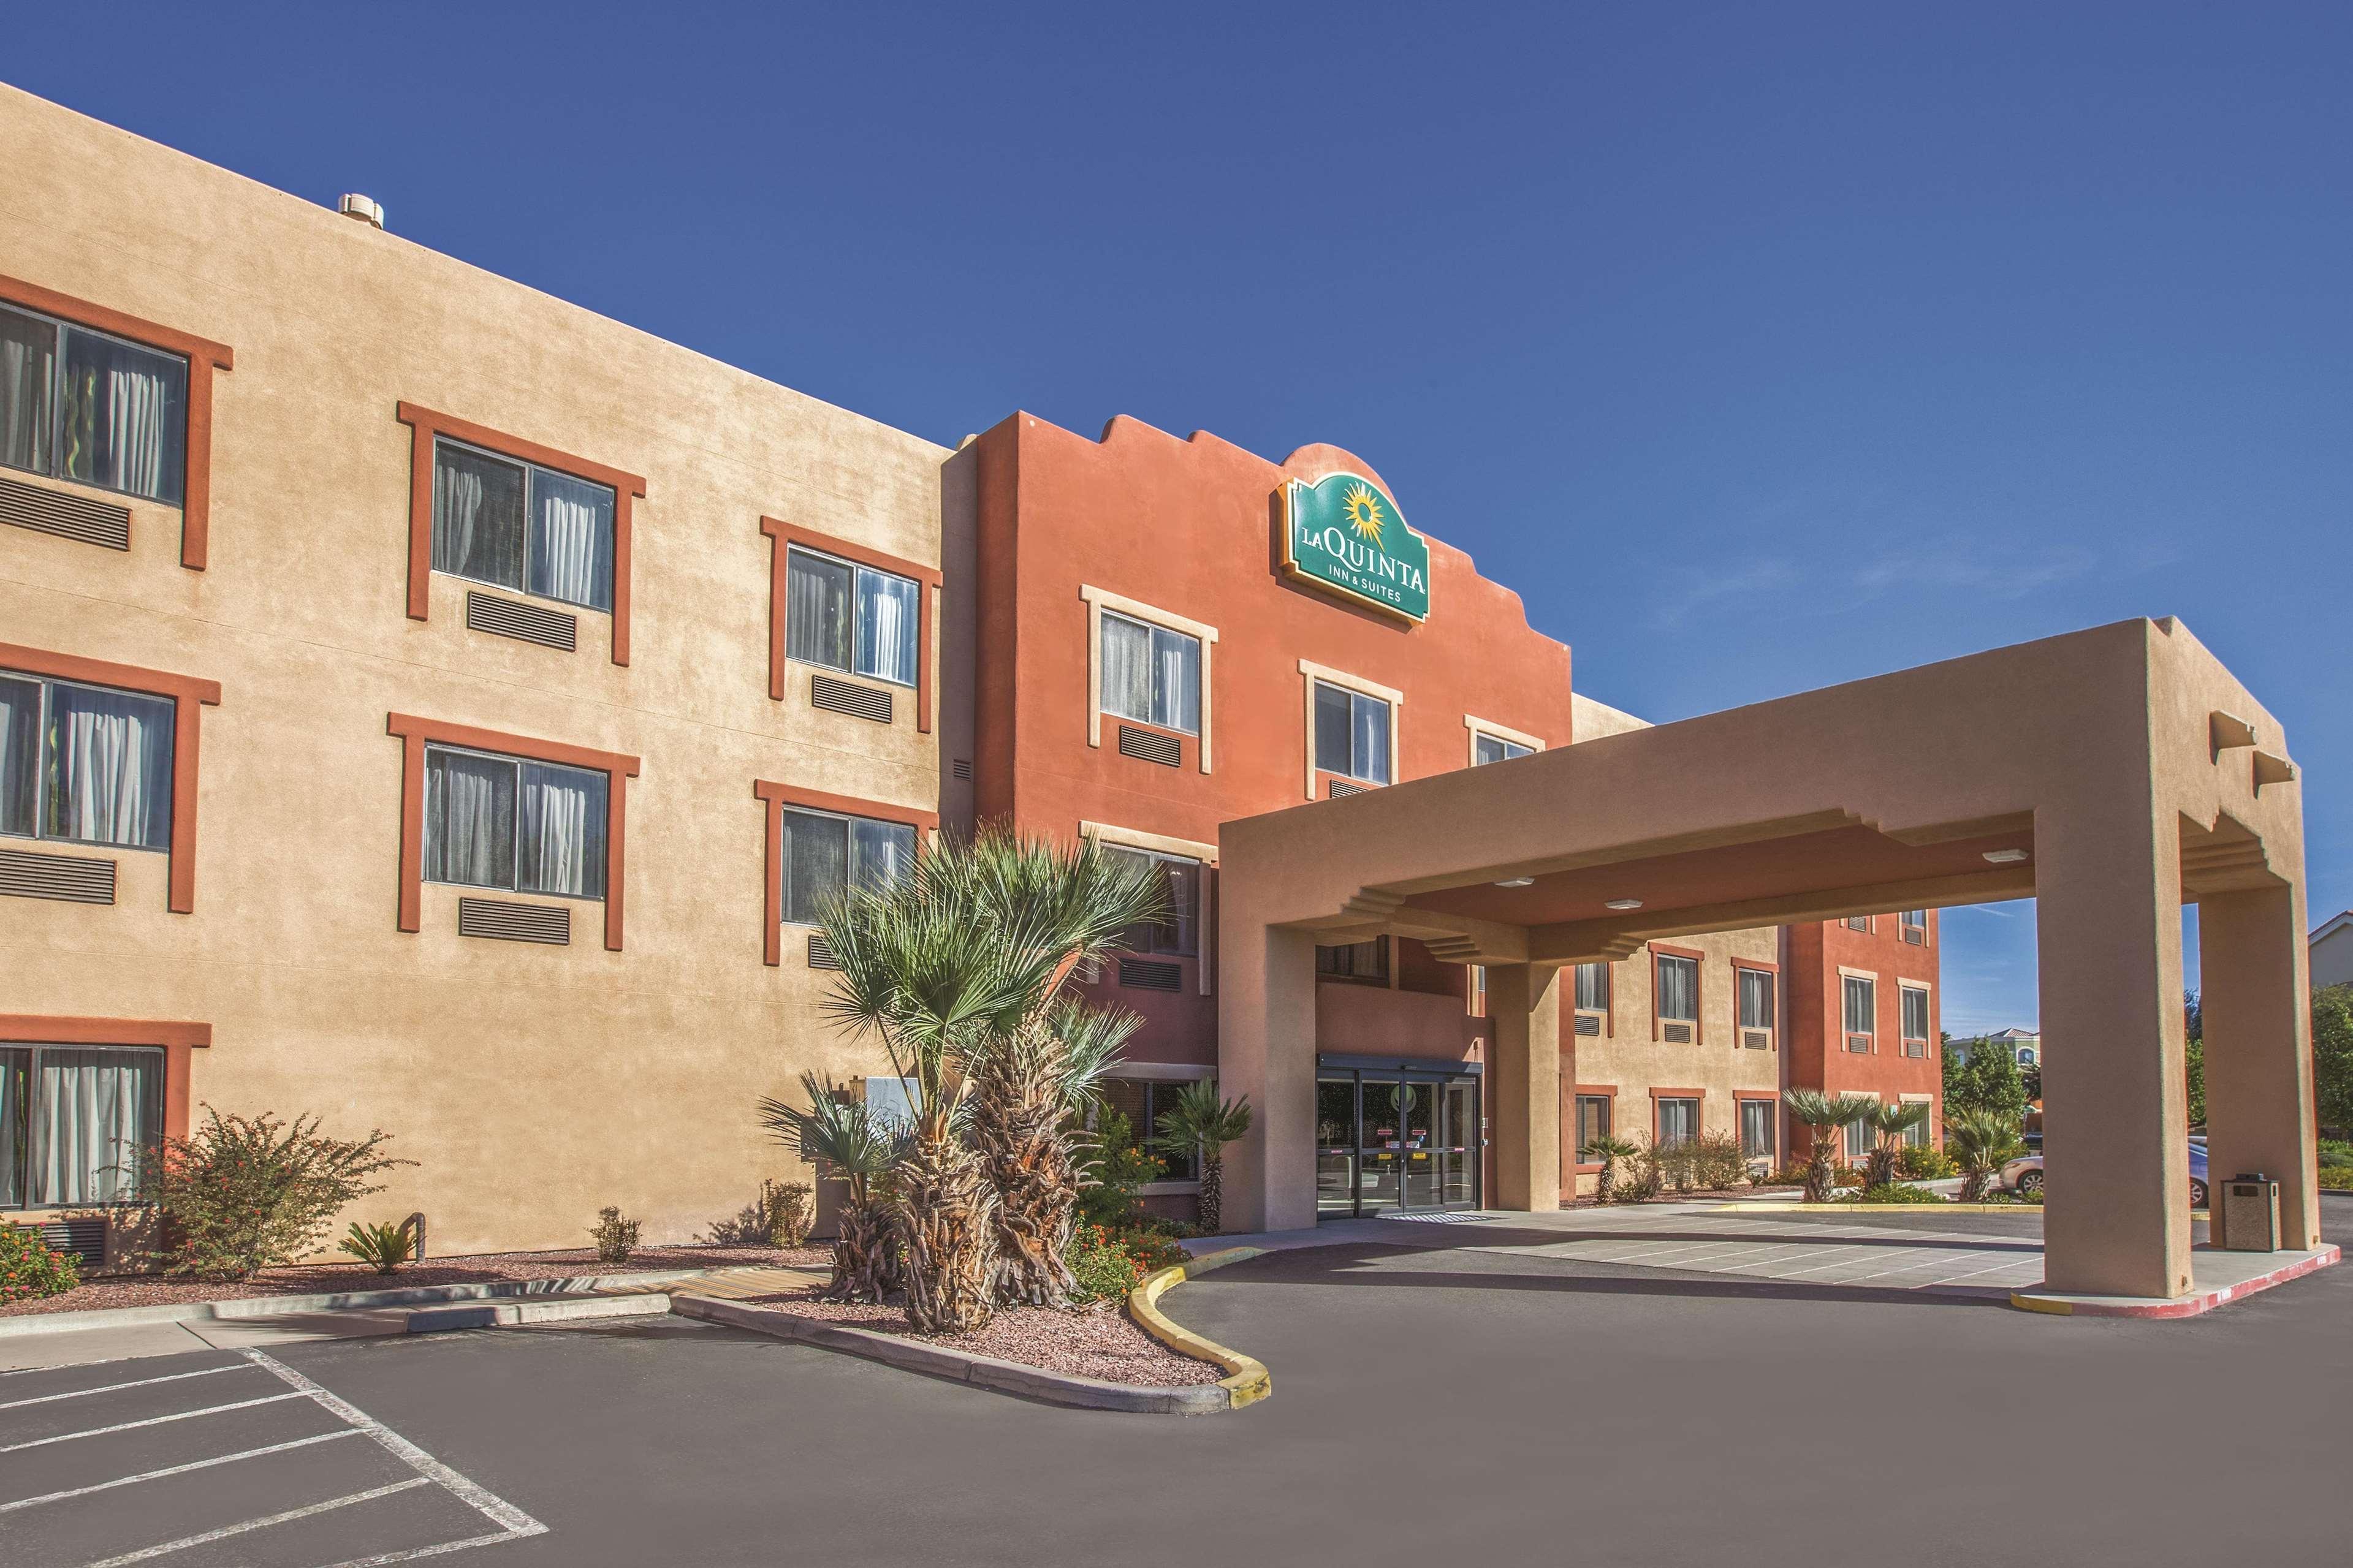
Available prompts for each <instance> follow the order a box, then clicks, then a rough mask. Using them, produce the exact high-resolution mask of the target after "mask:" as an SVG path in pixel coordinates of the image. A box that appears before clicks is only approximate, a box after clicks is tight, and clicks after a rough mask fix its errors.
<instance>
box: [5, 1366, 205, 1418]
mask: <svg viewBox="0 0 2353 1568" xmlns="http://www.w3.org/2000/svg"><path fill="white" fill-rule="evenodd" d="M29 1370H32V1371H36V1372H43V1371H47V1370H48V1369H47V1368H46V1367H35V1368H31V1369H29ZM248 1370H250V1369H249V1368H248V1367H244V1366H236V1365H232V1366H207V1367H203V1368H200V1369H198V1370H197V1371H195V1372H175V1373H171V1374H169V1375H168V1376H164V1377H142V1378H139V1379H137V1380H136V1381H134V1382H131V1383H110V1384H105V1385H104V1386H103V1387H100V1388H77V1389H75V1390H74V1391H73V1392H72V1393H70V1394H42V1395H40V1396H39V1397H38V1398H36V1399H11V1400H9V1401H8V1402H7V1403H6V1404H5V1405H0V1410H21V1409H23V1408H24V1407H25V1406H26V1405H54V1404H56V1403H57V1402H58V1400H60V1399H87V1398H88V1397H89V1396H90V1395H91V1394H113V1393H115V1392H117V1391H118V1390H121V1389H125V1388H145V1387H147V1386H148V1385H150V1384H157V1383H177V1382H179V1381H180V1380H181V1379H182V1378H185V1377H210V1376H212V1374H213V1373H216V1372H246V1371H248Z"/></svg>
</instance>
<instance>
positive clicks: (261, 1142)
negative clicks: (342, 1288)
mask: <svg viewBox="0 0 2353 1568" xmlns="http://www.w3.org/2000/svg"><path fill="white" fill-rule="evenodd" d="M391 1137H392V1134H390V1133H389V1132H385V1131H375V1132H371V1133H369V1134H368V1135H367V1136H366V1137H365V1138H364V1139H362V1140H360V1141H359V1142H347V1141H345V1140H343V1139H340V1138H323V1137H321V1136H320V1135H319V1119H318V1118H317V1117H315V1116H298V1117H296V1118H295V1119H294V1120H293V1121H291V1122H287V1121H280V1120H279V1119H278V1118H277V1117H275V1116H272V1115H270V1114H269V1113H268V1112H267V1111H265V1112H263V1113H262V1114H260V1115H259V1116H255V1117H250V1118H248V1117H243V1116H223V1115H222V1114H221V1113H220V1112H219V1111H217V1110H214V1109H213V1108H212V1107H211V1106H209V1105H207V1106H206V1107H205V1121H204V1125H202V1126H201V1127H198V1128H197V1129H196V1130H195V1132H193V1133H191V1134H190V1135H189V1136H187V1137H185V1138H166V1139H165V1140H164V1147H163V1150H162V1152H161V1153H160V1154H159V1156H158V1157H157V1158H156V1160H155V1161H154V1162H153V1166H152V1167H151V1168H150V1170H149V1171H148V1172H147V1173H146V1177H145V1179H144V1180H143V1182H142V1184H141V1193H140V1196H141V1198H142V1201H144V1202H147V1203H150V1204H153V1205H154V1206H155V1210H156V1214H157V1215H158V1218H159V1219H160V1221H161V1222H162V1223H161V1226H160V1227H159V1230H160V1234H161V1235H162V1236H163V1237H165V1238H166V1241H165V1245H164V1247H163V1248H162V1250H161V1251H159V1252H156V1253H154V1254H153V1255H152V1256H153V1258H155V1260H156V1261H158V1262H160V1263H162V1264H163V1265H164V1268H165V1270H166V1271H167V1272H169V1273H173V1274H185V1275H192V1276H194V1277H195V1278H196V1279H252V1278H253V1277H254V1276H255V1275H257V1274H259V1273H260V1272H261V1271H262V1270H263V1269H264V1268H272V1267H275V1266H277V1265H280V1264H286V1263H293V1262H296V1261H298V1260H300V1259H301V1258H307V1257H309V1256H310V1255H311V1254H312V1253H314V1252H316V1251H318V1250H319V1246H320V1244H321V1243H322V1242H323V1241H324V1240H326V1238H327V1230H328V1226H329V1225H330V1224H331V1223H332V1221H333V1219H334V1217H335V1215H336V1213H337V1211H338V1210H341V1209H343V1208H345V1207H347V1206H348V1205H352V1204H353V1203H356V1202H358V1201H359V1200H360V1199H361V1198H364V1197H365V1196H367V1195H368V1194H371V1193H380V1192H382V1191H383V1190H384V1184H383V1183H381V1182H371V1181H370V1180H369V1179H368V1178H369V1177H371V1176H375V1175H380V1174H382V1173H384V1172H385V1171H388V1170H390V1169H392V1168H393V1167H394V1166H396V1165H413V1164H415V1163H417V1162H416V1161H414V1160H396V1159H394V1158H392V1157H391V1156H390V1155H387V1154H385V1152H384V1145H385V1142H388V1141H389V1140H390V1139H391Z"/></svg>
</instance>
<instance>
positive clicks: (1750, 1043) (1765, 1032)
mask: <svg viewBox="0 0 2353 1568" xmlns="http://www.w3.org/2000/svg"><path fill="white" fill-rule="evenodd" d="M1740 1043H1741V1045H1742V1046H1743V1047H1746V1048H1747V1049H1749V1050H1752V1051H1767V1050H1771V1049H1772V1048H1773V1031H1772V1030H1770V1029H1743V1030H1741V1031H1740Z"/></svg>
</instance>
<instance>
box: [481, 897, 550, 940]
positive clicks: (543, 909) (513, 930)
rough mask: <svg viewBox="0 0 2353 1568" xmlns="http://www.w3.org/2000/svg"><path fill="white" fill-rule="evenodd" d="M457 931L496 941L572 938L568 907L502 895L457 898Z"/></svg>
mask: <svg viewBox="0 0 2353 1568" xmlns="http://www.w3.org/2000/svg"><path fill="white" fill-rule="evenodd" d="M458 934H459V936H487V937H492V938H495V939H497V940H498V941H500V942H545V943H547V944H548V945H549V946H551V947H568V946H570V945H571V942H572V911H571V910H569V909H566V908H565V906H564V905H562V904H511V903H508V902H507V901H506V900H503V899H459V900H458Z"/></svg>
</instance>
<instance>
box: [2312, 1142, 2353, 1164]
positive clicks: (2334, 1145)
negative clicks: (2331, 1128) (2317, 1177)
mask: <svg viewBox="0 0 2353 1568" xmlns="http://www.w3.org/2000/svg"><path fill="white" fill-rule="evenodd" d="M2320 1163H2322V1164H2323V1165H2326V1166H2327V1167H2328V1168H2330V1169H2331V1170H2337V1171H2353V1143H2348V1142H2345V1140H2344V1139H2342V1138H2323V1139H2322V1140H2321V1141H2320Z"/></svg>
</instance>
